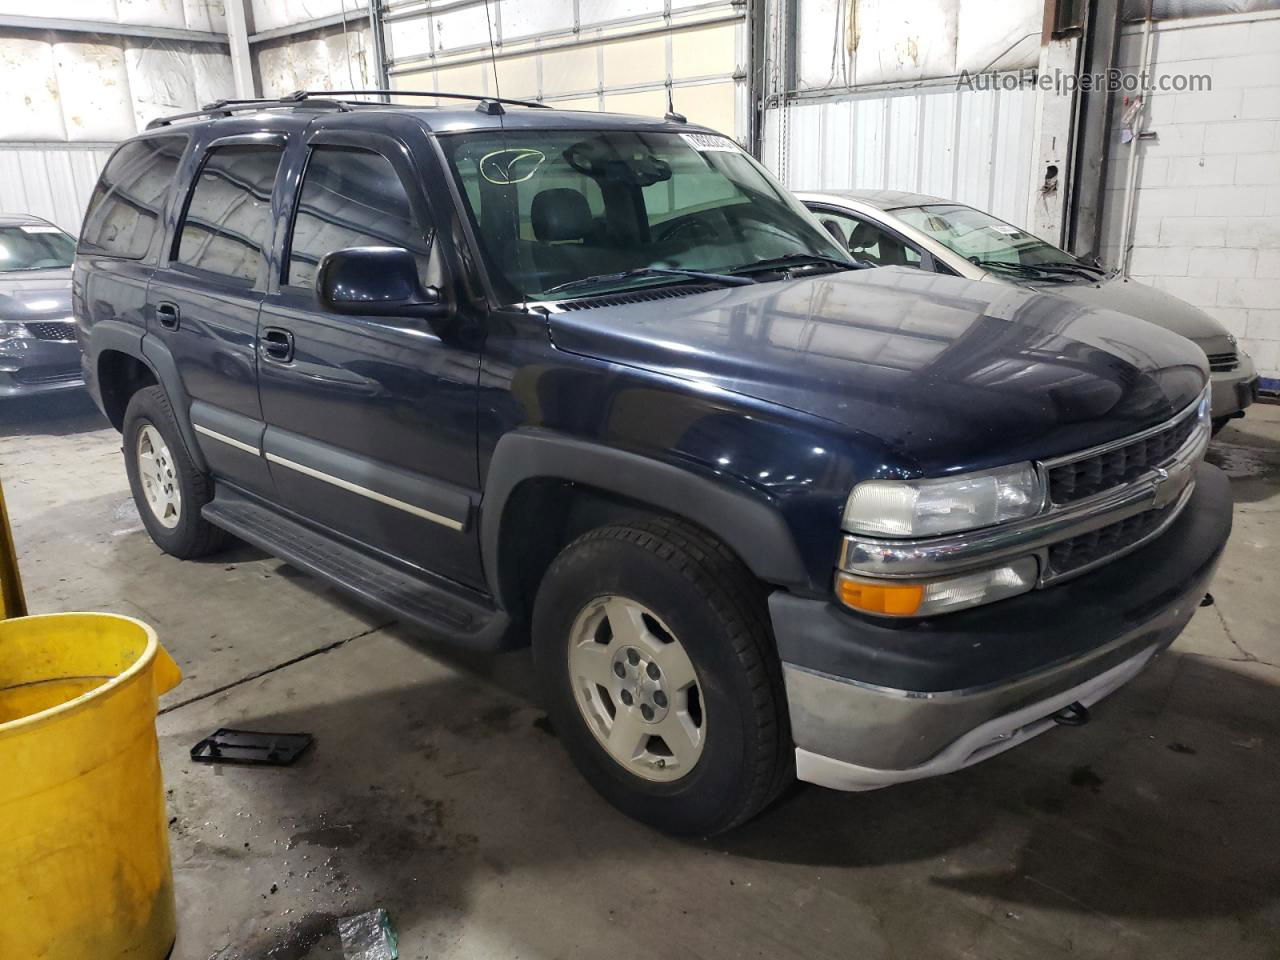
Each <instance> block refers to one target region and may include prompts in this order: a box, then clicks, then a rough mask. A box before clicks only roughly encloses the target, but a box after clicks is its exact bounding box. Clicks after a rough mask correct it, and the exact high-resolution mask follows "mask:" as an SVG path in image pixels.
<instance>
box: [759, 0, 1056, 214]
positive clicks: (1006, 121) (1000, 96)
mask: <svg viewBox="0 0 1280 960" xmlns="http://www.w3.org/2000/svg"><path fill="white" fill-rule="evenodd" d="M767 10H768V19H767V21H766V34H767V38H766V42H765V45H764V46H765V55H766V61H767V62H766V63H765V65H764V69H763V70H762V71H761V75H762V77H763V78H764V86H765V89H764V91H763V93H764V97H765V103H766V109H765V113H764V130H763V133H764V142H763V145H762V150H761V158H762V159H763V160H764V162H765V163H766V164H768V165H769V166H770V167H771V168H772V169H773V170H774V172H775V173H777V174H778V175H779V177H780V178H781V179H782V180H783V182H784V183H786V185H787V186H789V187H791V188H793V189H808V190H823V189H826V190H841V189H844V190H849V189H868V190H883V189H888V190H908V191H913V192H917V193H927V194H933V195H935V196H940V197H944V198H947V199H954V200H959V201H961V202H964V203H969V204H972V205H974V206H976V207H980V208H982V209H984V210H989V211H990V212H992V213H994V214H995V215H996V216H999V217H1002V218H1003V219H1006V220H1009V221H1012V222H1013V223H1017V224H1022V225H1025V224H1027V223H1028V222H1029V215H1030V212H1031V201H1032V193H1033V186H1034V185H1033V183H1032V175H1033V171H1034V162H1033V158H1034V157H1035V155H1036V149H1035V128H1036V111H1037V103H1038V93H1037V91H1036V90H1035V89H1032V88H1029V87H1027V86H1020V85H1019V78H1018V73H1017V72H1018V71H1024V70H1031V71H1033V70H1034V69H1035V68H1036V67H1037V65H1038V63H1039V55H1040V32H1041V22H1042V19H1043V13H1044V0H1005V2H1003V3H1000V4H992V3H986V2H981V0H913V2H912V3H909V4H903V3H901V2H900V0H767ZM996 72H998V73H999V74H1000V82H999V83H995V82H992V81H991V79H990V75H991V74H993V73H996ZM966 75H969V76H973V77H984V78H985V79H986V81H987V82H986V83H983V82H982V81H978V82H977V83H969V84H967V85H966V83H965V80H966ZM1007 86H1012V87H1013V88H1012V89H1007Z"/></svg>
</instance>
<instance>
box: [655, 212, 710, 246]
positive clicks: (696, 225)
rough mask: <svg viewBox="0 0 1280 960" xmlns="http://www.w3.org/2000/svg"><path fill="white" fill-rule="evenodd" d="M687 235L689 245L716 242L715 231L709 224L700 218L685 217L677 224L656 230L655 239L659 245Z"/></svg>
mask: <svg viewBox="0 0 1280 960" xmlns="http://www.w3.org/2000/svg"><path fill="white" fill-rule="evenodd" d="M686 234H688V240H689V242H691V243H695V244H697V243H714V242H715V240H716V231H715V228H714V227H712V226H711V224H709V223H707V221H705V220H703V219H702V218H701V217H687V218H685V219H682V220H680V221H679V222H677V223H673V224H671V225H669V226H666V227H663V228H661V229H659V230H658V232H657V234H656V236H655V239H656V240H657V241H658V242H659V243H663V242H666V241H668V240H678V239H680V238H681V237H683V236H684V235H686Z"/></svg>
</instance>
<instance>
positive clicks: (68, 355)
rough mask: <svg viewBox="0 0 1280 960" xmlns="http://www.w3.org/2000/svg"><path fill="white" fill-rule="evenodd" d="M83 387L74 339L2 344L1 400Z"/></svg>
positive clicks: (19, 340)
mask: <svg viewBox="0 0 1280 960" xmlns="http://www.w3.org/2000/svg"><path fill="white" fill-rule="evenodd" d="M83 386H84V376H83V374H82V372H81V369H80V344H79V343H77V342H76V341H74V340H37V339H34V338H26V337H23V338H15V339H12V340H3V341H0V398H3V397H25V396H31V395H34V394H43V393H52V392H55V391H58V390H76V389H80V388H82V387H83Z"/></svg>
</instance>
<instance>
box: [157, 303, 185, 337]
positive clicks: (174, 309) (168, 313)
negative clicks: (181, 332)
mask: <svg viewBox="0 0 1280 960" xmlns="http://www.w3.org/2000/svg"><path fill="white" fill-rule="evenodd" d="M181 322H182V311H181V310H179V309H178V305H177V304H176V303H173V302H171V301H169V300H161V301H160V302H159V303H157V304H156V323H158V324H160V326H162V327H164V328H165V329H166V330H177V329H178V325H179V324H180V323H181Z"/></svg>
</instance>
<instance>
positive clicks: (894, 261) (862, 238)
mask: <svg viewBox="0 0 1280 960" xmlns="http://www.w3.org/2000/svg"><path fill="white" fill-rule="evenodd" d="M872 247H874V248H875V250H876V252H875V253H869V252H868V250H869V249H870V248H872ZM849 252H850V253H851V254H853V255H854V256H855V257H857V258H858V259H859V260H866V261H867V262H868V263H874V264H875V265H876V266H878V267H899V266H906V265H907V251H906V248H905V247H903V245H902V241H901V240H899V239H898V238H897V237H892V236H890V235H889V234H887V233H885V232H884V231H883V230H881V229H880V228H879V227H877V226H876V225H875V224H873V223H867V222H865V221H859V223H858V225H857V226H856V227H855V228H854V230H853V234H852V235H851V236H850V237H849Z"/></svg>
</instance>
